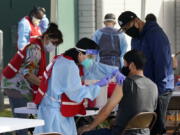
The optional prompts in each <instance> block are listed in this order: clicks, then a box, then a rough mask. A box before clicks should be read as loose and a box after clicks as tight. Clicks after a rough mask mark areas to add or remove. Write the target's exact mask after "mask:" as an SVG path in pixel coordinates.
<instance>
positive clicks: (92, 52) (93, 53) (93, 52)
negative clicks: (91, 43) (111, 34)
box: [75, 47, 98, 69]
mask: <svg viewBox="0 0 180 135" xmlns="http://www.w3.org/2000/svg"><path fill="white" fill-rule="evenodd" d="M75 49H76V50H77V51H79V52H80V51H81V52H84V53H85V55H86V56H87V58H86V59H84V60H83V61H82V62H81V65H83V66H84V67H85V68H87V69H88V68H89V67H91V66H92V63H93V59H94V58H95V56H96V55H97V54H98V50H95V49H87V50H85V49H81V48H78V47H75Z"/></svg>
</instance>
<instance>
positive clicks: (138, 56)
mask: <svg viewBox="0 0 180 135" xmlns="http://www.w3.org/2000/svg"><path fill="white" fill-rule="evenodd" d="M124 60H126V62H127V63H128V64H130V63H132V62H133V63H134V64H135V66H136V68H137V69H138V70H143V68H144V65H145V63H146V58H145V56H144V54H143V53H142V52H141V51H137V50H131V51H128V52H127V53H126V54H125V55H124Z"/></svg>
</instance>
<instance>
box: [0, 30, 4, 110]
mask: <svg viewBox="0 0 180 135" xmlns="http://www.w3.org/2000/svg"><path fill="white" fill-rule="evenodd" d="M2 69H3V31H2V30H0V78H1V72H2ZM3 109H4V95H3V91H2V89H1V88H0V111H2V110H3Z"/></svg>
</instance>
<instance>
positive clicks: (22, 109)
mask: <svg viewBox="0 0 180 135" xmlns="http://www.w3.org/2000/svg"><path fill="white" fill-rule="evenodd" d="M14 113H21V114H33V115H35V114H37V109H36V108H27V107H19V108H15V109H14Z"/></svg>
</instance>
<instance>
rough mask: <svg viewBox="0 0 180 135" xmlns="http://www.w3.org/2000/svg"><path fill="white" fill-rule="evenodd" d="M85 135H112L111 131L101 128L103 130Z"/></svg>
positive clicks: (85, 134)
mask: <svg viewBox="0 0 180 135" xmlns="http://www.w3.org/2000/svg"><path fill="white" fill-rule="evenodd" d="M83 135H111V129H108V128H101V129H97V130H93V131H89V132H85V133H84V134H83Z"/></svg>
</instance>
